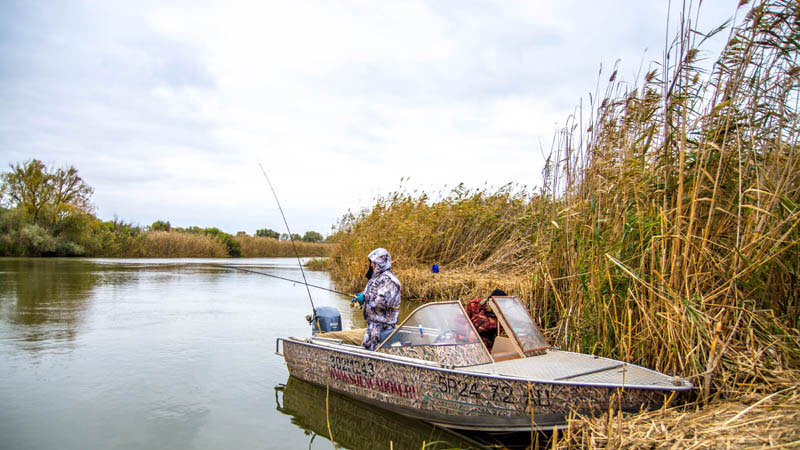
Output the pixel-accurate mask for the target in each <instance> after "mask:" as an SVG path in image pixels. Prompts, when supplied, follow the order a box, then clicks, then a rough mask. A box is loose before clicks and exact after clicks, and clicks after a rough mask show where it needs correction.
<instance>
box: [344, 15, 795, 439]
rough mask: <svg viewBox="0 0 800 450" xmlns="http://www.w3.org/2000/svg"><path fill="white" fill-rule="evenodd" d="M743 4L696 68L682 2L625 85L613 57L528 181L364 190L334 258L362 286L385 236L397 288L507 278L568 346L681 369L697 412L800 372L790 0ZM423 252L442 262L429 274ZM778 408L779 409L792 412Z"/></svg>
mask: <svg viewBox="0 0 800 450" xmlns="http://www.w3.org/2000/svg"><path fill="white" fill-rule="evenodd" d="M743 4H744V3H743ZM743 4H742V5H740V9H739V10H738V14H740V15H742V16H744V19H743V21H742V23H741V25H738V26H735V27H731V28H729V29H725V28H724V27H721V28H719V29H718V30H716V31H715V32H719V33H723V32H726V33H730V34H729V36H728V39H727V42H728V43H727V46H726V48H725V50H724V51H723V53H722V54H721V55H720V57H719V59H718V61H717V63H716V65H715V66H714V69H713V71H712V72H711V73H710V74H706V73H704V72H703V71H702V69H700V68H699V67H698V66H697V63H698V60H699V57H700V55H701V53H700V52H699V49H700V45H701V44H702V41H701V42H698V39H704V36H706V35H711V34H713V32H712V33H705V34H702V33H699V32H698V30H695V29H694V28H693V27H694V22H695V21H696V15H697V11H694V10H690V9H686V10H684V11H683V13H682V14H681V20H680V21H679V27H678V36H677V37H676V39H675V40H674V41H673V42H672V44H670V45H669V48H667V49H665V55H669V56H665V59H664V60H662V61H660V62H659V63H658V65H657V68H656V69H654V70H651V71H649V72H647V73H646V74H645V76H644V77H643V79H642V80H637V83H636V84H633V85H631V84H629V83H624V82H622V81H621V80H618V79H617V77H616V75H617V71H616V68H615V70H614V72H613V73H612V75H611V76H610V77H609V84H608V87H607V88H606V91H605V93H604V94H603V95H602V97H603V100H602V101H598V97H599V96H597V95H595V96H593V97H592V98H591V99H590V108H589V109H590V110H591V114H590V115H589V117H586V118H584V117H583V116H582V114H576V116H574V117H570V118H569V120H568V122H567V126H566V127H565V128H564V130H562V131H561V132H560V133H559V134H558V135H557V137H556V140H555V144H554V148H553V151H552V153H551V155H550V159H549V160H548V162H547V164H546V167H545V172H544V180H545V181H544V186H543V187H542V188H541V189H540V190H538V191H535V192H527V191H525V190H524V189H523V188H517V187H514V186H506V187H503V188H501V189H500V190H498V191H490V190H486V189H484V190H477V191H476V190H467V189H464V188H463V187H462V186H459V187H457V188H456V189H454V190H452V191H451V192H450V193H448V194H446V195H440V196H439V197H437V198H435V199H432V198H430V197H429V196H427V195H426V194H417V193H403V192H398V193H394V194H391V195H389V196H388V197H385V198H381V199H378V201H377V203H376V205H375V206H374V207H373V208H372V209H370V210H368V211H364V212H362V213H360V214H358V215H349V216H346V217H344V218H343V219H342V221H341V222H340V224H339V232H338V233H337V235H336V236H335V240H336V242H337V243H338V245H337V246H336V247H334V249H333V251H332V253H331V259H330V265H331V272H332V275H333V276H334V278H335V279H336V280H338V282H339V284H340V286H341V287H343V288H345V289H349V290H357V289H358V288H360V287H361V284H362V276H363V275H362V274H363V272H364V270H365V268H366V260H365V256H366V254H367V253H368V252H369V251H370V250H372V249H373V248H375V247H379V246H380V247H385V248H387V249H389V250H390V251H391V252H392V255H393V259H394V261H395V263H394V264H395V268H396V272H397V273H398V274H399V275H400V278H401V280H402V281H403V283H404V291H403V295H404V297H405V298H419V299H423V300H435V299H442V298H448V299H449V298H460V299H461V300H468V299H469V298H470V297H472V296H483V295H486V293H487V292H490V290H491V289H493V288H495V287H501V288H508V289H505V290H507V291H509V292H513V293H514V294H517V295H519V296H520V297H521V298H523V299H524V300H525V301H526V302H527V303H528V306H529V308H530V309H531V311H532V312H533V316H534V317H537V318H538V319H539V320H540V321H541V322H540V323H541V324H543V325H544V326H545V327H546V328H548V329H549V330H550V333H551V334H552V335H553V336H554V337H555V340H554V341H553V343H554V344H556V345H558V346H560V347H561V348H563V349H567V350H573V351H580V352H586V353H594V354H600V355H604V356H611V357H614V358H617V359H622V360H625V361H630V362H634V363H637V364H642V365H644V366H647V367H651V368H654V369H657V370H661V371H664V372H667V373H670V374H678V375H681V376H684V377H687V378H689V379H690V380H691V381H692V382H693V383H694V384H695V386H697V388H698V389H697V392H696V394H697V398H698V405H700V404H703V405H708V406H707V408H708V409H702V410H700V412H698V414H699V415H698V416H697V419H698V420H702V417H706V416H703V414H707V413H709V412H712V411H716V410H719V411H720V414H722V413H723V409H720V408H723V406H722V405H724V404H727V403H725V402H740V403H742V404H747V399H750V398H754V397H758V396H764V395H769V394H771V393H774V392H778V391H781V390H784V389H786V388H787V387H789V386H796V384H797V381H798V379H800V377H798V375H797V374H798V370H800V332H799V331H798V326H800V183H799V182H800V154H799V153H798V138H799V136H800V134H799V133H798V131H800V118H799V116H798V101H799V100H798V99H799V98H800V84H799V83H798V80H800V69H799V68H798V67H799V66H798V61H800V31H798V30H800V3H798V2H796V1H788V0H762V1H759V2H757V3H756V4H755V5H753V6H752V7H750V6H746V7H745V6H743ZM433 263H438V264H439V265H440V266H441V268H442V273H440V274H438V275H433V274H430V273H429V267H430V265H431V264H433ZM501 274H502V275H501ZM781 398H783V397H781ZM791 398H792V399H795V400H796V398H795V397H791ZM795 400H791V401H789V402H788V403H787V404H789V405H796V402H795V403H792V402H794V401H795ZM765 403H766V402H765ZM759 408H760V407H759ZM776 411H779V415H780V418H779V419H776V422H775V423H786V421H789V422H791V421H792V420H794V421H795V423H796V415H791V414H788V413H786V409H778V410H776ZM785 413H786V414H785ZM665 414H667V416H669V417H672V418H674V419H675V420H678V418H679V417H683V416H681V415H682V414H686V413H685V412H678V410H671V412H668V413H665ZM667 416H662V417H661V418H660V419H658V420H660V421H661V420H663V421H667V420H669V417H667ZM692 417H694V416H692ZM654 420H655V419H654ZM726 420H727V419H726ZM586 423H587V424H588V423H589V422H586ZM623 423H626V421H623ZM715 423H716V424H717V425H719V423H717V422H715ZM729 425H730V424H729ZM756 425H757V426H758V427H761V428H760V429H761V430H762V431H763V432H764V433H767V434H769V433H771V432H772V430H773V428H770V427H769V426H767V425H768V424H765V423H760V422H759V423H758V424H756ZM631 426H633V425H631ZM586 427H587V428H585V429H586V430H589V431H586V433H590V434H591V435H592V436H596V437H597V439H600V437H601V436H602V434H596V435H595V434H593V433H595V431H596V427H593V426H590V425H586ZM634 432H635V430H634V428H631V429H630V430H629V433H634ZM598 433H599V432H598ZM762 436H763V435H762ZM787 436H788V437H787ZM763 437H766V438H775V439H777V441H780V442H782V443H786V442H790V441H786V440H785V439H784V438H786V439H792V437H791V436H789V435H788V434H787V435H784V434H781V435H780V436H778V437H775V436H773V435H772V434H769V436H763ZM581 439H583V438H581ZM586 439H589V438H588V437H587V438H586ZM631 439H634V438H631ZM589 442H590V441H587V440H585V439H584V440H581V441H576V443H582V444H587V443H589ZM597 442H600V440H598V441H597ZM606 442H607V443H608V445H623V443H622V441H620V442H617V441H606ZM646 442H647V441H646V440H645V441H641V442H639V441H635V439H634V440H632V441H624V445H626V446H637V445H642V446H647V445H649V444H647V443H646ZM684 444H687V445H689V444H691V442H689V441H687V442H684ZM723 445H724V444H723Z"/></svg>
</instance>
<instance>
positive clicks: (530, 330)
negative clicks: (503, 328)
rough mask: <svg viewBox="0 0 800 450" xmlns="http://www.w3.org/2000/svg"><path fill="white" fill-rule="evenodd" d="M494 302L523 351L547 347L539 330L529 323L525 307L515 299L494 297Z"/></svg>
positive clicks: (529, 319)
mask: <svg viewBox="0 0 800 450" xmlns="http://www.w3.org/2000/svg"><path fill="white" fill-rule="evenodd" d="M494 301H495V302H496V303H497V306H499V307H500V312H502V314H503V316H504V317H505V319H506V321H507V322H508V325H509V326H510V327H511V330H512V331H513V332H514V334H515V335H516V336H517V340H518V341H519V345H520V347H522V350H523V351H525V352H529V351H531V350H540V349H542V348H546V347H548V345H547V341H546V340H545V339H544V336H542V334H541V333H539V329H538V328H536V325H534V324H533V322H532V321H531V318H530V316H528V312H527V311H526V310H525V307H524V306H522V303H520V301H519V300H518V299H517V298H516V297H494Z"/></svg>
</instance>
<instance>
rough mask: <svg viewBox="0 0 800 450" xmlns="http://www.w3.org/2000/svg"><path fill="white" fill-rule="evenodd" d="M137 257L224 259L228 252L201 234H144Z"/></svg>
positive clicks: (166, 232) (163, 232)
mask: <svg viewBox="0 0 800 450" xmlns="http://www.w3.org/2000/svg"><path fill="white" fill-rule="evenodd" d="M141 247H142V248H141V249H140V252H141V254H140V255H138V256H146V257H149V258H198V257H206V258H225V257H227V256H228V250H227V248H226V247H225V245H224V244H222V243H221V242H219V241H218V240H216V239H214V238H213V237H210V236H206V235H203V234H191V233H179V232H169V231H148V232H146V233H144V241H143V242H142V245H141Z"/></svg>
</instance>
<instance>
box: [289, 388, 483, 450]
mask: <svg viewBox="0 0 800 450" xmlns="http://www.w3.org/2000/svg"><path fill="white" fill-rule="evenodd" d="M281 394H282V395H281ZM325 396H326V390H325V388H324V387H321V386H317V385H314V384H311V383H307V382H305V381H302V380H299V379H297V378H294V377H292V376H290V377H289V379H288V380H287V381H286V385H285V386H278V387H276V388H275V401H276V403H277V409H278V411H280V412H282V413H283V414H286V415H289V416H291V417H292V423H293V424H295V425H297V426H299V427H301V428H303V429H304V430H306V431H307V432H308V434H309V435H310V436H311V441H312V442H313V440H314V439H315V438H316V435H319V436H320V437H321V438H324V439H326V440H329V437H328V420H326V415H325ZM328 412H329V419H330V426H331V434H333V440H334V441H335V442H336V445H337V446H342V447H346V448H350V449H381V450H385V449H387V448H390V442H391V447H392V448H395V449H419V448H422V446H423V443H425V444H426V446H425V449H426V450H427V449H445V448H485V447H483V446H481V445H480V444H478V443H477V442H475V441H472V440H470V439H468V438H465V437H462V436H459V435H457V434H454V433H451V432H448V431H446V430H444V429H441V428H438V427H435V426H431V425H428V424H426V423H424V422H421V421H418V420H414V419H409V418H406V417H403V416H400V415H397V414H393V413H388V412H385V411H382V410H380V409H379V408H376V407H373V406H370V405H367V404H365V403H361V402H359V401H357V400H353V399H351V398H348V397H345V396H343V395H341V394H338V393H336V392H333V391H330V393H329V395H328ZM310 447H311V442H309V448H310Z"/></svg>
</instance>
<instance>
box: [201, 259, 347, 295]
mask: <svg viewBox="0 0 800 450" xmlns="http://www.w3.org/2000/svg"><path fill="white" fill-rule="evenodd" d="M211 265H212V266H214V267H224V268H226V269H235V270H241V271H242V272H250V273H257V274H259V275H265V276H268V277H272V278H277V279H279V280H284V281H291V282H292V283H297V284H305V285H306V286H307V287H313V288H317V289H322V290H323V291H328V292H333V293H334V294H339V295H344V296H345V297H353V294H348V293H346V292H341V291H337V290H334V289H329V288H326V287H322V286H317V285H316V284H311V283H303V282H302V281H298V280H293V279H291V278H286V277H279V276H278V275H272V274H271V273H264V272H259V271H257V270H250V269H245V268H244V267H237V266H227V265H224V264H211Z"/></svg>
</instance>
